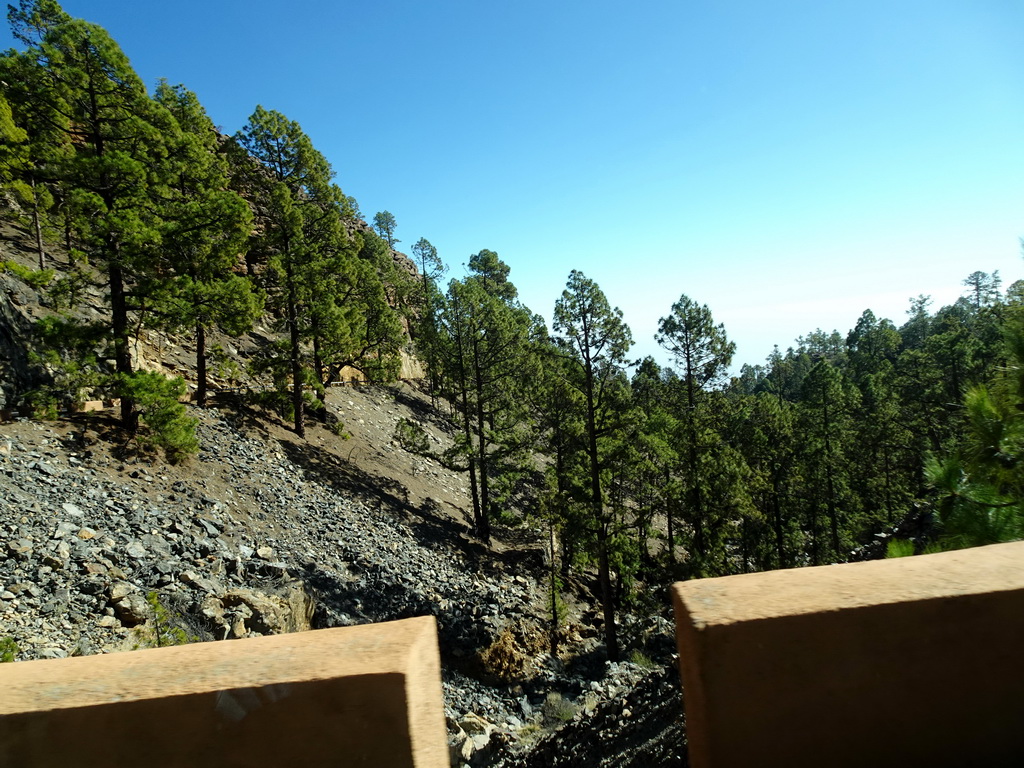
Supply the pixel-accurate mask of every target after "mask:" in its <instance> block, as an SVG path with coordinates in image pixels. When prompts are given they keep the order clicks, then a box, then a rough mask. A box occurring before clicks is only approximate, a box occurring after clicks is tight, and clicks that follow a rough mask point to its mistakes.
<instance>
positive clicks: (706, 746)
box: [672, 542, 1024, 768]
mask: <svg viewBox="0 0 1024 768" xmlns="http://www.w3.org/2000/svg"><path fill="white" fill-rule="evenodd" d="M779 575H780V574H779V572H776V573H760V574H749V575H744V576H730V577H723V578H718V579H707V580H703V581H698V582H680V583H677V584H675V585H673V589H672V594H673V603H674V606H675V613H676V626H677V629H676V639H677V645H678V650H679V658H680V665H679V666H680V677H681V680H682V684H683V688H684V700H685V709H686V717H687V736H688V741H689V752H690V764H691V765H693V766H695V768H707V767H709V766H719V765H723V766H726V765H728V766H731V765H745V764H749V761H750V760H753V759H754V753H753V752H748V753H747V754H746V755H745V758H744V759H742V760H740V761H739V762H736V761H735V759H734V757H735V753H736V752H737V750H736V749H734V748H733V745H735V744H737V743H744V744H746V743H761V744H764V743H771V742H775V741H783V739H782V738H781V736H783V735H784V734H781V733H780V732H779V731H778V730H775V731H772V730H770V729H769V730H766V731H762V732H757V731H756V729H755V730H754V731H751V730H750V728H748V727H747V726H746V724H745V722H739V721H744V716H743V715H742V714H740V712H739V711H738V710H739V709H741V708H742V705H743V704H744V703H749V702H748V700H749V699H750V698H751V694H753V698H754V700H756V702H757V704H758V705H759V706H760V707H768V708H769V709H777V707H775V706H774V705H773V702H775V704H782V703H783V702H784V699H779V698H778V697H779V696H783V697H785V696H787V695H788V696H792V695H796V696H797V697H800V696H801V692H802V691H801V690H795V689H794V688H793V686H792V683H793V682H794V681H792V680H788V679H786V678H784V677H782V678H778V679H777V680H776V681H775V684H774V687H773V688H772V689H770V690H769V689H766V688H765V686H764V685H763V681H762V682H759V683H757V684H755V687H756V688H757V690H758V692H757V693H753V692H752V691H748V690H747V686H746V685H745V684H744V683H739V682H738V681H737V679H735V673H734V672H730V671H729V670H731V669H733V664H736V663H738V664H739V665H740V666H741V667H742V666H744V665H745V660H746V659H747V658H750V657H751V656H750V655H751V654H752V658H753V659H756V660H758V661H760V662H763V666H762V668H764V669H771V668H772V667H771V659H772V658H780V657H779V656H778V655H777V654H780V653H781V654H785V653H787V652H792V651H787V650H786V649H787V648H788V647H789V646H788V645H787V644H786V643H785V637H786V633H787V632H795V633H798V634H799V633H800V629H799V628H802V629H803V631H804V632H806V630H807V629H808V628H810V627H811V625H810V624H808V621H813V622H815V625H814V626H816V627H820V628H822V629H824V631H825V632H826V633H827V632H828V631H830V630H829V629H826V628H831V630H832V631H834V630H835V628H837V627H844V628H845V629H844V631H845V632H848V633H849V632H850V631H851V630H852V632H853V633H854V636H856V632H857V628H858V627H859V626H860V627H863V628H864V633H862V635H861V637H863V638H865V643H864V646H863V648H864V649H865V650H866V649H867V648H874V651H869V652H868V655H863V656H860V657H859V658H860V659H861V660H862V661H864V662H865V663H867V664H868V665H876V664H877V665H878V666H879V667H881V668H884V669H887V670H888V672H889V675H890V676H889V677H886V678H884V679H886V680H889V681H890V683H891V685H890V686H888V687H887V688H884V689H877V688H876V689H875V694H876V695H884V696H887V701H885V702H878V701H877V700H876V701H872V700H871V697H870V696H869V695H867V696H863V697H862V698H856V700H855V701H853V702H850V701H847V702H846V703H847V704H851V703H852V704H853V706H855V707H856V706H859V707H860V708H861V711H870V710H871V709H872V707H873V705H874V704H878V703H882V704H884V705H886V706H888V705H889V704H890V701H899V702H902V704H903V705H904V706H903V710H902V711H903V712H904V714H905V713H906V712H917V720H918V721H921V722H915V721H914V719H913V718H912V719H911V721H910V722H909V723H907V724H906V725H905V726H904V728H905V729H906V736H907V739H908V741H907V743H905V744H900V749H904V750H910V751H911V752H914V753H917V757H918V758H920V756H921V755H920V752H921V750H922V748H923V747H925V746H928V747H930V748H932V747H934V749H932V752H933V754H932V755H931V757H932V758H933V759H932V763H931V764H934V765H957V764H963V763H962V762H957V761H958V760H962V759H969V758H970V756H971V755H973V756H974V757H978V756H981V755H984V756H985V757H986V758H987V759H993V760H997V761H998V760H1004V759H1005V758H1006V757H1007V755H1009V754H1012V755H1014V756H1015V757H1020V756H1021V754H1022V749H1021V748H1020V747H1019V742H1018V740H1017V739H1016V738H1015V737H1014V736H1011V735H1010V734H1016V733H1017V730H1016V729H1014V728H1012V727H1010V728H1007V727H1006V726H1005V725H996V724H995V723H996V722H997V721H996V719H995V718H992V719H991V720H989V719H985V718H982V719H983V720H985V722H984V723H983V724H982V723H978V722H975V723H974V724H972V725H970V726H968V725H967V724H966V723H965V722H959V723H957V725H961V726H962V727H964V728H965V730H964V731H962V732H960V734H959V737H958V739H957V742H956V746H957V747H958V748H959V752H957V750H955V749H954V750H952V751H951V752H949V753H948V754H946V753H944V752H943V750H944V749H945V748H948V747H952V746H953V745H952V744H949V743H948V742H947V741H946V740H945V739H944V738H943V735H944V734H945V735H948V734H951V733H953V732H955V727H956V726H954V727H953V728H952V729H949V730H945V731H943V730H941V728H940V729H939V732H938V733H929V732H928V728H929V726H928V725H927V721H930V717H929V714H928V713H929V712H931V714H935V712H932V711H931V710H933V709H935V708H936V707H938V708H940V709H943V710H948V709H949V707H948V706H947V705H946V704H944V703H941V702H944V701H945V697H946V696H948V695H949V690H948V688H949V682H951V681H950V680H948V679H947V680H946V683H944V684H943V685H944V686H945V688H944V689H943V690H942V691H936V690H933V691H931V692H930V693H927V694H925V693H921V692H918V693H917V694H915V693H913V692H912V691H911V690H910V689H909V688H908V689H907V690H903V689H899V688H898V685H897V683H896V682H894V681H898V680H899V679H902V678H900V674H902V673H903V672H904V670H906V672H907V678H906V679H907V680H908V681H910V680H913V679H914V677H915V675H918V674H923V675H925V676H930V677H931V678H932V679H934V678H936V675H935V673H934V670H935V669H936V668H942V669H959V666H958V663H957V662H959V661H960V659H959V658H957V657H956V655H955V653H954V654H953V655H952V656H951V657H950V658H949V659H946V660H947V661H949V662H951V663H948V664H938V665H936V664H934V663H933V664H931V665H929V663H928V662H927V659H925V660H923V661H922V660H921V659H919V658H918V655H920V654H919V653H917V655H915V653H916V652H918V650H919V649H920V647H921V646H920V644H918V643H911V644H909V645H908V644H907V642H906V640H907V638H908V637H910V638H920V637H927V636H930V635H932V634H933V633H935V634H938V633H939V632H940V630H941V631H945V632H948V631H949V630H950V628H951V627H963V630H965V631H964V632H963V634H965V635H966V634H969V633H968V632H966V630H968V629H971V630H972V631H973V632H974V633H975V634H976V633H978V632H980V633H981V634H982V636H985V635H986V633H987V636H988V637H989V638H991V640H992V645H991V646H989V645H987V644H986V643H982V644H981V645H982V646H983V647H986V648H989V650H990V651H994V650H995V649H996V645H998V644H999V643H1002V644H1001V645H999V646H998V649H999V651H1000V652H1002V654H1003V656H1007V655H1008V653H1007V651H1008V649H1009V648H1012V647H1014V645H1013V643H1014V640H1013V638H1014V637H1019V636H1020V635H1019V634H1018V631H1019V629H1020V625H1021V621H1020V620H1015V621H1013V622H1010V623H1011V624H1014V625H1017V626H1016V627H1015V628H1014V627H1011V626H1009V624H1007V623H1005V622H1004V620H1003V619H1002V618H999V619H997V618H996V617H997V616H998V615H999V614H998V613H992V612H991V610H992V606H993V605H997V606H1000V610H1002V611H1003V612H1004V614H1003V615H1004V616H1005V611H1007V610H1010V611H1011V614H1012V615H1016V616H1018V617H1019V615H1020V614H1019V610H1018V611H1017V612H1016V613H1012V612H1013V608H1012V607H1013V606H1018V609H1019V607H1020V606H1021V605H1024V543H1022V542H1014V543H1010V544H999V545H992V546H989V547H980V548H976V549H972V550H964V551H959V552H950V553H941V554H936V555H927V556H920V557H915V558H901V559H897V560H887V561H872V562H866V563H856V564H851V565H843V566H824V567H819V568H803V569H795V570H792V571H787V572H781V575H782V578H779ZM901 596H902V599H898V598H900V597H901ZM880 598H881V599H880ZM982 601H983V602H982ZM746 603H751V605H747V604H746ZM982 605H984V606H988V608H986V609H980V608H979V606H982ZM904 606H905V607H904ZM951 610H952V611H954V612H955V613H953V614H950V611H951ZM979 610H981V611H982V612H981V613H979V612H978V611H979ZM894 611H899V614H895V613H894ZM986 611H988V612H987V613H986ZM895 615H899V616H902V617H904V618H905V620H906V621H909V622H910V626H913V625H914V623H915V622H917V623H918V626H917V627H916V628H915V629H913V630H912V632H913V633H914V634H913V635H906V627H904V628H903V634H902V635H901V636H900V640H898V641H897V642H899V641H902V643H903V644H902V646H901V647H902V648H903V651H904V653H903V655H902V656H900V658H901V659H903V660H904V661H900V665H901V666H900V667H899V668H898V670H897V668H896V667H894V666H893V665H892V659H891V658H889V659H883V658H879V659H877V660H874V661H873V659H874V656H873V655H871V654H873V653H874V652H878V653H879V656H880V657H882V656H886V655H890V656H891V655H892V654H889V653H888V650H889V641H888V640H886V641H885V643H884V644H883V645H879V644H878V641H879V639H880V638H882V637H886V634H885V632H884V630H883V632H882V633H879V629H880V627H879V619H880V617H886V616H888V617H890V618H891V617H893V616H895ZM982 616H984V619H983V623H982V624H978V625H973V626H972V625H971V622H972V620H977V619H979V618H981V617H982ZM951 620H952V621H953V622H954V623H953V624H950V621H951ZM872 626H873V627H874V629H873V630H869V629H868V627H872ZM956 631H957V633H959V630H956ZM740 638H745V640H742V641H741V640H739V639H740ZM759 638H761V640H762V641H766V643H765V642H759V640H758V639H759ZM997 638H1001V640H1000V639H997ZM796 639H797V640H799V638H796ZM947 641H948V639H947ZM737 642H742V643H743V646H742V647H741V646H739V645H737ZM796 644H797V645H798V644H799V643H796ZM857 644H858V645H860V643H859V642H858V643H857ZM940 645H941V644H940ZM943 647H947V646H943ZM948 647H949V648H956V647H958V646H957V645H956V640H952V641H951V645H949V646H948ZM744 648H749V654H748V652H747V651H746V650H743V649H744ZM737 653H742V654H743V655H742V656H736V654H737ZM773 653H774V654H776V656H772V655H771V654H773ZM976 653H977V651H976V649H975V654H976ZM813 655H814V654H812V656H813ZM925 655H926V656H927V654H925ZM992 656H993V654H988V655H987V657H992ZM987 657H981V658H980V659H979V660H978V664H979V665H980V667H979V668H978V669H977V670H976V671H979V672H982V670H983V672H982V674H980V675H978V676H977V677H975V676H973V675H970V674H969V673H966V671H965V670H961V675H960V677H964V678H969V679H970V680H971V681H973V683H972V684H973V689H972V688H970V686H969V689H970V690H971V692H972V693H973V696H972V697H964V701H967V702H968V704H966V709H965V710H964V711H965V712H969V713H971V714H973V711H974V710H975V709H976V707H975V706H974V705H972V704H970V703H969V702H972V701H973V702H980V701H987V700H988V699H994V700H995V699H998V698H999V696H1000V695H1002V696H1003V698H1004V699H1005V698H1006V695H1007V690H1009V691H1010V694H1009V695H1010V699H1009V700H1008V703H1009V706H1008V707H1005V706H1004V707H996V708H995V709H996V711H997V712H999V713H1003V712H1005V711H1010V710H1012V711H1013V712H1017V713H1024V710H1022V708H1021V706H1019V704H1020V700H1019V697H1017V696H1016V694H1014V693H1013V691H1014V690H1019V689H1016V688H1015V687H1014V685H1015V684H1014V683H1013V681H1016V680H1021V681H1024V678H1022V677H1021V675H1020V674H1019V673H1018V672H1017V671H1015V670H1014V668H1013V666H1014V665H1013V664H1008V663H1007V662H1006V661H1005V660H1002V663H999V662H997V661H995V660H994V659H993V661H991V662H990V661H986V660H985V659H986V658H987ZM994 657H995V658H998V657H999V655H998V654H994ZM730 660H731V661H730ZM915 660H916V666H915V665H914V662H915ZM933 661H934V659H933ZM904 662H906V663H910V665H911V667H910V668H909V669H908V668H907V667H906V664H905V663H904ZM811 663H813V664H817V667H816V668H817V669H820V670H821V677H820V678H818V679H819V680H820V681H824V684H825V685H829V684H830V683H829V680H830V679H831V678H830V674H831V675H839V676H840V677H837V678H835V680H836V681H838V680H841V679H843V678H842V676H843V675H844V674H846V671H848V670H846V671H844V670H842V669H838V670H837V669H836V668H835V665H834V664H833V663H832V662H830V661H828V660H827V659H826V660H822V661H821V662H820V663H819V662H818V661H812V662H811ZM886 664H888V666H886ZM869 668H877V667H869ZM993 669H996V670H1001V672H997V673H995V674H994V675H993V674H989V673H991V672H992V671H993ZM748 671H749V670H748ZM730 677H732V678H733V679H731V680H730ZM769 677H771V674H769ZM743 679H744V680H747V679H750V678H743ZM918 679H919V680H920V678H918ZM956 679H957V678H954V680H956ZM981 680H986V681H987V682H979V681H981ZM723 683H724V687H725V689H723ZM986 686H987V687H986ZM961 687H962V686H961ZM905 688H906V686H905ZM867 690H870V685H866V689H865V691H864V692H866V691H867ZM773 691H774V693H773ZM997 691H998V693H997ZM897 693H898V694H899V695H896V694H897ZM888 694H892V695H888ZM915 695H916V696H917V697H918V698H917V699H915V698H914V696H915ZM922 697H923V698H922ZM818 698H819V699H820V696H819V697H818ZM954 698H956V697H955V696H954ZM1015 699H1016V700H1017V702H1018V703H1017V705H1014V704H1012V703H1010V702H1012V701H1013V700H1015ZM810 700H813V698H812V699H810ZM915 704H916V706H915ZM801 706H802V707H803V712H804V717H802V718H800V719H799V720H798V721H795V722H797V723H799V725H798V726H797V727H798V728H800V727H802V728H806V727H808V726H810V724H811V723H812V722H813V721H814V720H815V719H816V718H815V713H818V712H820V713H822V714H823V715H824V711H823V710H821V709H816V708H815V707H813V706H812V707H810V708H808V707H807V705H806V704H803V705H801V704H799V703H798V702H797V703H796V707H797V708H799V707H801ZM896 708H899V707H898V706H897V707H896ZM760 711H762V712H764V711H766V710H764V709H761V710H760ZM990 714H991V713H990ZM746 715H747V716H748V717H749V716H750V715H751V712H750V711H748V712H747V713H746ZM979 717H980V716H979ZM826 719H827V718H826ZM964 719H965V720H967V719H970V718H969V717H965V718H964ZM974 719H975V720H977V719H978V718H974ZM1011 719H1012V718H1011ZM890 720H892V721H894V722H895V718H890ZM911 723H914V724H913V725H911ZM990 723H991V724H993V725H992V727H989V724H990ZM878 725H880V726H881V725H884V723H878ZM907 725H911V727H909V729H907V728H906V726H907ZM948 725H952V723H950V724H948ZM825 732H826V733H830V734H831V736H832V742H827V743H840V742H843V743H847V742H844V738H845V737H846V734H840V733H835V732H832V731H825ZM911 734H916V736H917V737H918V740H917V741H916V742H915V740H914V737H913V736H911ZM805 735H806V732H805ZM861 735H863V733H862V732H861ZM922 738H926V739H928V740H927V741H921V740H920V739H922ZM849 743H855V744H857V745H858V747H857V749H852V750H849V752H850V753H851V754H857V755H859V756H860V757H861V758H863V759H867V760H869V762H871V761H880V762H876V763H875V764H878V765H896V764H906V763H905V762H904V763H900V762H899V756H898V755H897V754H896V752H895V750H892V749H891V748H890V751H889V753H888V759H889V762H885V760H881V755H880V754H879V752H877V751H876V752H871V747H870V745H867V744H864V743H862V740H861V741H858V740H857V739H854V741H853V742H849ZM936 745H938V746H936ZM942 745H945V747H943V746H942ZM965 745H967V746H965ZM1015 745H1016V746H1015ZM874 746H875V748H876V749H877V747H878V744H875V745H874ZM725 747H727V748H725ZM723 748H724V749H723ZM971 749H974V750H975V751H974V752H972V751H971ZM986 750H987V753H986ZM740 752H742V750H740ZM782 752H783V754H778V755H775V758H774V759H772V758H769V757H768V756H767V755H766V754H765V753H763V752H762V753H761V754H760V757H758V758H757V759H758V760H759V761H760V762H762V763H763V764H764V765H793V764H798V765H814V764H816V762H815V761H818V764H820V760H821V759H822V755H821V753H818V754H817V755H816V756H812V758H811V760H812V762H809V763H808V762H801V761H800V760H799V759H797V760H796V762H795V763H791V762H787V760H789V759H791V758H793V757H794V755H793V754H792V753H787V752H786V751H785V750H782ZM722 753H729V754H730V755H732V757H729V758H723V754H722ZM847 756H849V755H847ZM903 758H904V759H909V758H908V755H903ZM943 760H945V762H943ZM844 764H864V763H862V762H858V763H850V762H849V761H848V762H847V763H844ZM989 764H991V763H989Z"/></svg>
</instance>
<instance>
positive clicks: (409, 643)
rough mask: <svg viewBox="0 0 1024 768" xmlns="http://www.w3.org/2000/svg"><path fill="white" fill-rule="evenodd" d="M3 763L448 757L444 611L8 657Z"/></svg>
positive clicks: (1, 699)
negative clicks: (98, 651)
mask: <svg viewBox="0 0 1024 768" xmlns="http://www.w3.org/2000/svg"><path fill="white" fill-rule="evenodd" d="M0 691H2V692H3V693H2V695H0V765H3V766H32V767H33V768H50V767H51V766H52V767H53V768H57V766H61V767H62V768H63V767H65V766H72V765H73V766H82V767H84V768H93V766H95V767H96V768H99V767H100V766H104V767H105V768H112V767H121V766H124V767H125V768H127V766H136V765H145V766H147V767H148V768H154V767H159V768H171V767H172V766H174V767H175V768H184V767H186V766H187V767H188V768H205V767H206V766H210V768H213V767H214V766H216V767H217V768H252V767H253V766H260V765H266V766H271V765H273V766H289V767H292V766H295V767H298V766H310V767H312V766H318V767H319V766H328V765H338V766H359V765H367V766H410V767H413V766H415V768H421V767H422V768H442V767H446V766H447V765H448V750H447V744H446V737H445V724H444V709H443V703H442V698H441V676H440V661H439V657H438V650H437V635H436V626H435V624H434V619H433V617H424V618H416V619H405V620H403V621H396V622H389V623H385V624H371V625H364V626H357V627H344V628H338V629H325V630H316V631H311V632H299V633H295V634H290V635H274V636H268V637H258V638H252V639H247V640H230V641H224V642H211V643H200V644H196V645H183V646H176V647H171V648H158V649H151V650H143V651H134V652H129V653H118V654H110V655H106V656H87V657H81V658H71V659H56V660H46V661H29V662H20V663H14V664H3V665H0Z"/></svg>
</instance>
